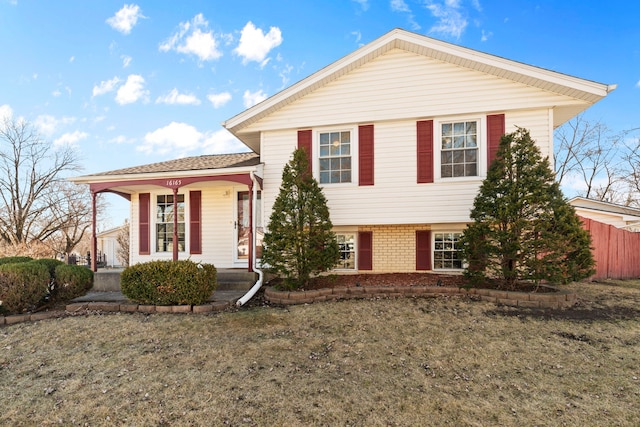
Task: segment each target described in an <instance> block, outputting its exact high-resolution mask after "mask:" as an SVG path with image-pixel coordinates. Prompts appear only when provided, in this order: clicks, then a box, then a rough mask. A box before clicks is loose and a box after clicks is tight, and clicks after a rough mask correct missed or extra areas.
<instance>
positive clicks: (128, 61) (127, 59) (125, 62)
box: [121, 55, 133, 68]
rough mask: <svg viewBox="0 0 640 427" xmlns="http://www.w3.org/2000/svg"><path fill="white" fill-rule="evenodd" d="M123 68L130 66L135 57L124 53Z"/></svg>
mask: <svg viewBox="0 0 640 427" xmlns="http://www.w3.org/2000/svg"><path fill="white" fill-rule="evenodd" d="M121 58H122V68H127V67H128V66H129V64H131V61H133V58H131V57H130V56H128V55H122V56H121Z"/></svg>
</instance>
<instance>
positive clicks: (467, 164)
mask: <svg viewBox="0 0 640 427" xmlns="http://www.w3.org/2000/svg"><path fill="white" fill-rule="evenodd" d="M441 126H442V128H441V130H442V133H441V146H440V177H441V178H453V177H464V176H478V175H479V173H478V122H477V121H460V122H450V123H442V124H441Z"/></svg>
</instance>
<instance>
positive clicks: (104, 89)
mask: <svg viewBox="0 0 640 427" xmlns="http://www.w3.org/2000/svg"><path fill="white" fill-rule="evenodd" d="M118 83H120V79H119V78H118V77H114V78H112V79H111V80H104V81H101V82H100V84H99V85H96V86H94V87H93V96H99V95H104V94H105V93H108V92H111V91H112V90H114V89H115V88H116V85H117V84H118Z"/></svg>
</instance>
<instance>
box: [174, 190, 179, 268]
mask: <svg viewBox="0 0 640 427" xmlns="http://www.w3.org/2000/svg"><path fill="white" fill-rule="evenodd" d="M173 260H174V261H177V260H178V188H177V187H176V188H174V189H173Z"/></svg>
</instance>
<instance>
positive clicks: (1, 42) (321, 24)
mask: <svg viewBox="0 0 640 427" xmlns="http://www.w3.org/2000/svg"><path fill="white" fill-rule="evenodd" d="M638 17H640V2H628V1H622V0H612V1H609V2H600V1H588V0H587V1H571V0H570V1H556V0H544V1H519V0H513V1H504V0H503V1H497V0H420V1H412V0H380V1H374V0H340V1H337V0H336V1H331V0H325V1H297V2H293V1H279V0H272V1H263V0H236V1H234V2H232V3H229V2H222V1H217V0H202V1H190V0H185V1H179V2H178V1H176V2H169V1H136V2H133V3H129V2H122V1H110V0H101V1H99V2H98V1H96V2H94V1H86V0H60V1H55V2H52V1H27V0H0V55H1V58H2V59H1V61H0V64H1V65H0V82H2V83H1V86H0V88H1V89H0V115H7V114H11V115H13V116H14V117H23V118H25V119H27V120H29V121H30V122H32V123H34V124H35V125H36V126H37V127H38V129H39V131H40V133H41V135H42V136H43V137H45V138H46V139H47V140H50V141H51V142H52V143H53V144H55V145H56V146H57V145H64V144H69V145H71V146H73V147H75V149H76V150H77V153H78V155H79V157H80V158H81V160H82V164H83V166H84V170H83V172H82V174H89V173H97V172H103V171H107V170H112V169H119V168H123V167H129V166H134V165H139V164H145V163H152V162H157V161H163V160H167V159H172V158H176V157H181V156H192V155H200V154H211V153H229V152H238V151H243V150H244V147H243V146H242V145H241V144H240V143H238V142H237V141H235V140H234V138H233V137H232V136H231V135H230V134H229V133H228V132H227V131H225V130H224V129H223V128H222V127H221V125H220V123H221V122H223V121H224V120H226V119H228V118H230V117H232V116H234V115H235V114H237V113H239V112H241V111H243V110H244V109H246V108H247V107H250V106H252V105H254V104H255V103H257V102H259V101H261V100H263V99H265V98H266V97H268V96H271V95H274V94H276V93H277V92H279V91H281V90H282V89H284V88H286V87H288V86H290V85H292V84H293V83H295V82H297V81H299V80H301V79H303V78H304V77H306V76H308V75H309V74H311V73H313V72H315V71H317V70H319V69H320V68H322V67H324V66H326V65H328V64H330V63H332V62H333V61H335V60H337V59H339V58H341V57H343V56H344V55H347V54H348V53H350V52H352V51H353V50H355V49H357V48H358V47H360V46H362V45H363V44H366V43H368V42H370V41H372V40H374V39H376V38H378V37H380V36H381V35H383V34H385V33H386V32H388V31H390V30H392V29H393V28H403V29H406V30H409V31H413V32H416V33H419V34H424V35H428V36H430V37H434V38H437V39H441V40H445V41H448V42H452V43H455V44H459V45H462V46H465V47H468V48H472V49H476V50H480V51H483V52H487V53H490V54H494V55H498V56H501V57H505V58H508V59H512V60H516V61H520V62H524V63H528V64H531V65H536V66H539V67H543V68H547V69H551V70H554V71H558V72H562V73H565V74H570V75H574V76H577V77H581V78H584V79H588V80H594V81H597V82H600V83H606V84H617V85H618V88H617V89H616V90H615V91H614V92H613V93H611V94H610V95H609V96H608V97H607V98H605V99H604V100H603V101H601V102H600V103H598V104H596V105H595V106H594V107H592V108H591V109H590V110H589V111H588V113H586V116H587V118H589V119H591V120H601V121H603V122H604V123H606V124H607V125H608V126H609V127H610V128H612V129H614V130H624V129H630V128H634V127H638V126H640V114H639V112H640V25H638V22H637V20H638ZM112 209H113V210H112V216H113V218H114V219H113V221H114V222H116V223H119V222H120V221H121V219H123V218H125V217H127V216H128V206H127V204H119V203H114V205H113V208H112ZM114 225H117V224H114Z"/></svg>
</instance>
